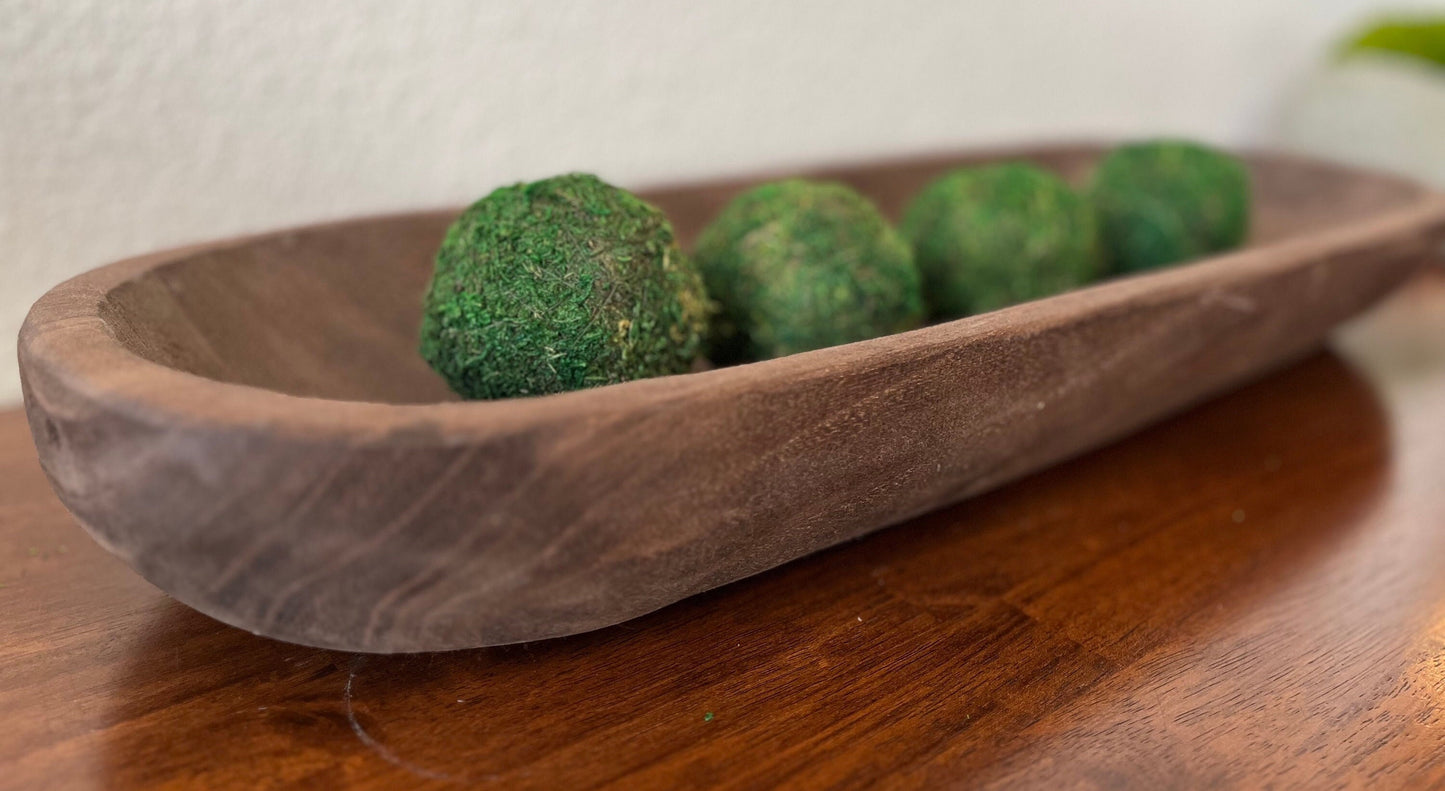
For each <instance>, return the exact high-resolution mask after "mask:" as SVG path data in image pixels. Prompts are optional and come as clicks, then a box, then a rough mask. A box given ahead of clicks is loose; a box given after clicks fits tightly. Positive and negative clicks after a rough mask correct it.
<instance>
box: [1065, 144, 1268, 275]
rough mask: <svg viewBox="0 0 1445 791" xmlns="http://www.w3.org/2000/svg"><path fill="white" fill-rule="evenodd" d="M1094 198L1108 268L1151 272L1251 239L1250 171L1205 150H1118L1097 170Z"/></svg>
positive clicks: (1128, 147) (1148, 147)
mask: <svg viewBox="0 0 1445 791" xmlns="http://www.w3.org/2000/svg"><path fill="white" fill-rule="evenodd" d="M1091 197H1092V198H1093V201H1094V205H1095V207H1096V208H1097V210H1098V212H1099V220H1100V228H1101V230H1102V233H1103V239H1104V243H1105V247H1106V249H1107V251H1108V257H1109V260H1110V264H1111V268H1112V269H1113V271H1116V272H1134V271H1139V270H1143V269H1152V268H1154V267H1158V266H1164V265H1166V264H1172V263H1176V262H1179V261H1187V260H1189V259H1191V258H1198V257H1200V256H1203V255H1208V254H1209V253H1214V252H1218V251H1220V250H1228V249H1230V248H1233V247H1237V246H1238V245H1239V244H1240V243H1242V242H1243V241H1244V238H1245V236H1246V235H1247V234H1248V233H1249V213H1250V188H1249V171H1248V170H1247V169H1246V168H1245V166H1244V163H1243V162H1241V161H1239V160H1238V159H1237V158H1235V157H1233V156H1230V155H1229V154H1226V153H1224V152H1221V151H1216V150H1214V149H1212V148H1209V147H1207V146H1203V145H1199V144H1198V143H1191V142H1186V141H1179V140H1158V141H1150V142H1145V143H1134V144H1130V145H1125V146H1120V147H1119V148H1116V149H1114V150H1113V151H1112V152H1110V153H1109V154H1108V156H1106V157H1104V159H1103V160H1102V161H1101V162H1100V163H1099V165H1098V167H1097V168H1096V169H1095V171H1094V179H1093V184H1092V187H1091Z"/></svg>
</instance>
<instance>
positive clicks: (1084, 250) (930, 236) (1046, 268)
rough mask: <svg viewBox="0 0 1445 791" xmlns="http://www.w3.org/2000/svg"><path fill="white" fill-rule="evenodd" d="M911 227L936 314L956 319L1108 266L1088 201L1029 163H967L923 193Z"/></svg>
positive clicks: (912, 208)
mask: <svg viewBox="0 0 1445 791" xmlns="http://www.w3.org/2000/svg"><path fill="white" fill-rule="evenodd" d="M902 229H903V234H904V236H906V237H908V239H909V241H910V242H911V243H912V244H913V253H914V258H915V260H917V262H918V268H919V270H920V271H921V272H922V274H923V296H924V301H925V302H926V303H927V304H928V308H929V313H930V314H931V315H932V316H933V317H934V318H938V319H952V318H957V317H959V316H966V315H969V314H971V313H983V312H986V311H990V310H994V309H996V308H1001V307H1005V306H1007V305H1012V304H1015V303H1018V302H1026V301H1028V300H1031V299H1037V298H1039V297H1046V296H1049V295H1052V294H1057V293H1059V292H1061V291H1067V290H1069V289H1071V288H1076V287H1078V286H1081V285H1083V284H1085V283H1088V282H1089V281H1090V280H1092V279H1093V278H1094V277H1095V276H1096V275H1097V274H1098V272H1099V269H1100V261H1099V246H1098V232H1097V227H1096V223H1095V218H1094V210H1093V208H1092V207H1091V206H1090V205H1089V203H1088V201H1087V200H1085V199H1084V198H1083V197H1082V196H1080V195H1079V194H1078V193H1076V192H1075V191H1074V190H1073V189H1071V188H1070V187H1069V185H1068V184H1066V183H1064V181H1063V179H1060V178H1059V177H1058V176H1056V175H1054V174H1053V173H1050V172H1049V171H1047V170H1043V169H1041V168H1037V167H1034V166H1032V165H1026V164H1022V163H1005V164H999V165H988V166H983V167H974V168H961V169H958V170H954V171H952V172H950V173H947V174H945V175H943V176H941V177H939V178H938V179H936V180H935V181H933V182H932V183H930V184H929V185H928V186H927V187H925V188H924V189H923V191H922V192H920V193H919V194H918V196H917V197H916V198H914V199H913V202H912V203H911V204H909V206H908V209H907V210H906V211H905V212H904V215H903V223H902Z"/></svg>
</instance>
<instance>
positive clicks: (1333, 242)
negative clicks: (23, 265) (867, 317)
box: [18, 144, 1445, 444]
mask: <svg viewBox="0 0 1445 791" xmlns="http://www.w3.org/2000/svg"><path fill="white" fill-rule="evenodd" d="M1099 148H1100V147H1097V146H1089V145H1078V144H1070V145H1053V146H1049V145H1044V146H1030V147H1027V148H1016V149H1010V150H1009V151H1010V152H1012V153H1016V154H1019V155H1033V156H1040V155H1048V154H1059V153H1065V152H1078V151H1097V150H1098V149H1099ZM996 153H997V152H996ZM1240 153H1241V155H1242V156H1244V157H1245V158H1246V159H1247V160H1250V161H1252V162H1258V161H1269V162H1275V163H1291V164H1295V165H1301V166H1305V167H1309V168H1314V169H1324V170H1327V171H1333V172H1335V173H1336V174H1337V175H1339V176H1341V177H1346V176H1347V177H1351V178H1355V179H1360V178H1365V179H1370V180H1373V181H1375V182H1377V183H1380V184H1386V185H1391V186H1394V187H1396V188H1398V189H1401V190H1402V191H1403V194H1405V195H1406V196H1408V197H1409V198H1410V199H1409V200H1406V201H1402V203H1401V204H1400V205H1399V206H1397V207H1393V208H1389V209H1385V210H1382V211H1381V212H1379V213H1378V214H1375V215H1371V216H1368V217H1365V218H1362V219H1361V220H1359V221H1357V222H1349V223H1345V224H1343V225H1342V226H1340V227H1336V228H1330V229H1326V230H1321V231H1315V232H1309V233H1301V234H1298V235H1295V236H1290V237H1287V238H1284V239H1281V240H1277V241H1272V242H1266V243H1263V244H1257V245H1252V246H1246V247H1242V248H1239V249H1237V250H1233V251H1230V252H1227V253H1224V254H1220V255H1214V256H1207V257H1204V258H1200V259H1196V260H1194V261H1191V262H1188V263H1184V264H1180V265H1177V266H1173V267H1169V268H1165V269H1160V270H1154V271H1149V272H1143V273H1136V274H1130V275H1123V276H1116V277H1113V278H1109V279H1106V280H1103V281H1100V282H1097V283H1094V284H1090V285H1088V286H1085V287H1082V288H1079V289H1074V290H1071V291H1068V292H1065V293H1062V294H1057V295H1054V296H1050V297H1045V298H1043V299H1038V300H1032V301H1029V302H1024V303H1020V304H1018V305H1013V306H1010V307H1007V308H1003V309H1000V310H995V311H991V312H988V313H983V314H978V315H974V316H968V317H964V318H960V319H955V320H952V321H948V322H942V323H939V324H933V325H929V326H925V327H921V328H919V329H915V330H910V331H907V332H902V333H897V334H893V335H888V336H884V337H880V338H873V339H870V340H864V341H858V342H855V343H849V344H844V345H840V346H833V347H828V348H824V349H817V350H813V351H808V352H803V353H799V354H794V355H789V356H787V357H781V358H776V359H772V360H763V361H759V362H753V363H746V364H741V365H735V366H730V367H726V368H719V369H713V370H708V371H700V372H693V373H684V374H676V375H671V376H661V377H655V378H650V379H643V380H637V381H632V382H623V383H619V384H612V385H605V386H601V387H595V388H590V389H585V390H577V391H572V392H566V393H556V394H550V395H541V396H529V397H523V398H511V399H497V400H486V401H481V400H478V401H448V402H435V403H423V404H394V403H384V402H371V401H356V400H342V399H334V398H324V397H312V396H302V395H296V394H291V393H286V392H283V391H279V390H272V389H268V388H265V387H261V386H257V385H248V384H241V383H237V382H228V381H224V380H219V379H212V378H209V377H206V376H202V375H200V374H195V373H192V372H189V371H185V370H182V369H179V368H173V367H171V366H168V365H165V364H163V363H159V362H156V361H153V360H150V359H148V358H146V357H144V356H142V355H141V354H139V353H138V352H136V351H134V350H132V349H131V348H129V347H128V346H127V345H126V344H125V343H124V342H122V341H121V340H120V339H119V338H118V337H117V336H116V334H115V331H114V330H113V329H112V327H111V325H110V324H109V322H108V321H107V320H106V318H105V315H104V310H105V306H106V304H107V300H108V299H109V297H110V294H111V293H112V292H113V291H114V290H115V289H117V288H119V287H121V286H123V285H124V284H126V283H129V282H132V281H135V280H137V279H140V278H143V277H145V276H146V275H148V274H149V273H151V272H153V271H155V270H158V269H161V268H163V267H167V266H171V265H174V264H178V263H181V262H183V261H186V260H188V259H190V258H192V257H195V256H198V255H201V254H206V253H212V252H216V251H220V250H226V249H234V248H238V247H245V246H249V245H253V244H257V243H261V242H265V241H271V240H276V239H279V238H284V237H287V236H291V235H294V234H297V233H300V232H306V233H313V232H332V233H337V232H343V233H344V232H345V230H346V229H347V228H348V227H352V226H356V225H364V224H372V223H379V222H386V221H404V220H406V219H411V218H423V217H430V218H442V217H446V216H452V215H455V214H456V210H431V211H412V212H399V213H388V214H378V215H369V216H363V217H360V218H356V219H347V220H339V221H332V222H323V223H314V224H305V225H299V226H295V227H291V228H287V229H283V230H278V231H269V232H263V233H258V234H251V235H246V236H241V237H236V238H231V239H225V240H221V241H214V242H206V243H201V244H195V245H188V246H183V247H178V248H172V249H169V250H164V251H160V252H156V253H151V254H147V255H142V256H138V257H133V258H127V259H124V260H121V261H118V262H115V263H112V264H108V265H104V266H101V267H98V268H96V269H92V270H90V271H88V272H85V273H82V274H80V275H77V276H75V277H72V278H70V279H68V280H66V281H64V282H62V283H60V284H59V285H57V286H55V287H54V288H52V289H50V290H49V291H48V292H46V293H45V294H44V295H43V296H42V297H41V298H40V299H39V300H37V301H36V302H35V304H34V305H33V306H32V307H31V309H30V311H29V313H28V314H27V316H26V319H25V322H24V324H23V325H22V327H21V330H20V334H19V338H18V345H19V349H18V351H19V361H20V371H21V382H22V392H23V394H24V397H25V400H26V401H27V402H29V401H30V400H31V399H32V397H33V393H32V388H31V387H30V385H29V384H28V383H27V382H28V381H29V380H30V379H32V378H39V377H46V378H47V379H50V380H52V381H54V382H55V383H57V384H59V385H60V386H61V387H62V389H63V390H65V391H67V392H69V393H72V394H74V395H77V396H80V397H82V398H84V399H85V400H87V401H90V402H104V403H105V404H106V405H107V409H109V410H112V411H121V412H124V413H126V414H127V415H128V416H130V417H132V418H138V419H141V420H143V421H144V422H147V423H154V424H160V423H164V424H181V425H184V424H204V425H207V426H210V427H213V428H219V427H224V428H227V429H232V430H238V431H246V430H255V431H271V430H274V429H275V428H276V427H277V426H278V425H284V426H285V427H286V429H287V430H289V431H292V432H296V433H298V434H299V435H302V436H309V437H314V438H318V439H319V438H342V437H344V438H347V439H348V440H351V441H358V440H360V441H364V440H366V439H368V438H371V439H377V440H381V439H385V440H386V441H387V442H388V443H392V444H395V443H396V442H398V441H399V440H400V441H402V442H403V443H404V442H405V441H406V437H407V436H408V435H415V436H416V437H417V440H418V441H421V442H424V443H426V444H436V443H442V444H463V443H467V442H470V441H474V440H475V439H477V438H479V437H485V436H489V435H493V434H495V433H496V432H497V431H499V430H501V429H503V428H505V429H507V430H509V431H510V430H513V429H516V428H518V427H519V426H522V425H536V424H539V423H544V422H547V421H549V420H551V419H554V418H556V417H558V416H561V415H569V416H574V417H575V416H579V415H582V416H585V415H589V414H599V413H602V412H609V411H614V410H616V409H617V408H619V407H620V406H623V405H626V406H629V407H636V406H638V405H639V404H645V403H657V404H661V403H663V402H669V401H673V400H675V399H681V398H686V397H687V396H688V394H689V393H693V392H696V391H697V390H698V389H708V390H717V389H728V390H735V391H738V392H742V391H755V390H757V389H758V388H759V387H766V386H767V384H768V383H769V382H795V381H796V380H798V379H800V378H804V379H805V378H811V377H826V376H827V375H828V374H829V373H830V372H835V371H838V370H858V369H870V368H880V367H885V366H887V365H889V364H891V363H894V362H897V361H898V360H899V358H900V356H901V355H906V354H916V353H918V352H919V351H920V350H924V349H934V350H937V351H946V349H947V348H948V347H949V346H952V345H954V344H957V343H958V342H960V341H961V340H964V339H970V338H977V337H980V336H986V335H988V334H990V333H992V332H995V331H997V330H1000V329H1002V328H1005V327H1008V328H1010V329H1012V330H1014V331H1017V330H1018V329H1019V328H1020V327H1023V328H1025V329H1031V330H1036V331H1041V330H1043V329H1045V328H1047V327H1049V326H1052V325H1056V324H1060V323H1064V322H1068V321H1071V320H1077V319H1078V318H1079V317H1080V316H1081V315H1083V314H1088V313H1094V314H1103V313H1107V312H1108V311H1110V310H1112V309H1122V308H1124V307H1126V306H1128V305H1129V304H1130V303H1137V301H1138V300H1139V299H1141V298H1143V299H1149V300H1151V301H1153V300H1162V299H1167V298H1169V297H1170V296H1171V295H1174V294H1177V293H1180V292H1183V291H1188V290H1190V289H1191V287H1193V286H1195V285H1196V284H1197V283H1198V282H1199V281H1201V280H1205V281H1216V280H1219V279H1220V278H1221V277H1223V278H1224V279H1226V280H1227V279H1229V278H1228V276H1229V275H1231V274H1245V273H1252V274H1259V273H1262V272H1266V271H1268V270H1269V269H1271V268H1277V267H1285V266H1287V265H1288V264H1289V262H1291V261H1294V260H1297V259H1298V258H1299V257H1301V256H1308V255H1318V254H1322V253H1329V254H1343V253H1344V252H1346V251H1348V250H1350V249H1353V248H1357V247H1361V246H1366V245H1369V244H1371V243H1374V242H1378V240H1379V239H1381V238H1382V237H1388V236H1391V235H1393V234H1395V233H1396V232H1398V231H1399V230H1401V229H1403V228H1408V227H1411V226H1415V225H1418V224H1420V223H1421V222H1428V221H1435V222H1439V221H1445V194H1441V193H1436V192H1434V191H1432V190H1430V189H1428V188H1426V187H1424V186H1422V185H1420V184H1417V183H1415V182H1412V181H1410V180H1408V179H1405V178H1401V177H1397V176H1391V175H1386V174H1381V173H1377V172H1374V171H1370V170H1364V169H1359V168H1354V167H1350V166H1345V165H1340V164H1336V163H1333V162H1327V161H1324V160H1320V159H1317V158H1312V157H1307V156H1300V155H1297V154H1289V153H1281V152H1274V151H1267V150H1244V151H1241V152H1240ZM989 155H990V154H989V152H987V151H984V152H980V151H979V150H978V149H973V150H970V151H968V152H967V156H969V157H972V158H977V157H980V156H989ZM946 156H947V155H937V156H934V157H913V158H910V160H900V161H922V160H925V159H944V158H945V157H946ZM737 181H740V182H741V181H744V180H742V179H739V180H737ZM652 191H653V192H655V191H656V190H652ZM644 197H646V195H645V194H644ZM49 391H51V388H47V392H49ZM438 425H444V426H445V428H446V431H445V433H440V434H439V433H437V432H435V431H434V429H435V428H436V427H437V426H438Z"/></svg>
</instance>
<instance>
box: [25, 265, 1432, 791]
mask: <svg viewBox="0 0 1445 791" xmlns="http://www.w3.org/2000/svg"><path fill="white" fill-rule="evenodd" d="M1335 349H1336V351H1335V352H1326V353H1322V354H1320V355H1318V356H1315V357H1313V358H1311V359H1309V360H1307V361H1305V362H1303V363H1301V364H1298V365H1296V366H1294V367H1292V368H1289V369H1287V370H1285V371H1282V372H1279V373H1277V374H1274V375H1272V376H1270V377H1269V378H1267V379H1265V380H1263V381H1260V382H1258V383H1257V384H1254V385H1252V386H1249V387H1247V388H1245V389H1243V390H1240V391H1238V392H1236V393H1234V394H1232V395H1229V396H1226V397H1224V398H1221V399H1218V400H1216V401H1213V402H1211V403H1209V404H1206V405H1204V406H1203V407H1200V408H1198V409H1196V410H1194V411H1192V412H1190V413H1188V414H1186V415H1183V416H1181V417H1179V418H1177V419H1174V420H1172V421H1169V422H1167V423H1165V424H1162V425H1159V426H1157V427H1155V428H1153V429H1150V430H1148V431H1146V432H1144V433H1142V434H1139V435H1137V436H1135V437H1133V438H1131V439H1128V440H1126V441H1124V442H1121V443H1119V444H1116V445H1114V446H1111V447H1108V448H1105V449H1103V450H1100V451H1098V452H1095V453H1092V454H1089V455H1087V456H1085V457H1083V458H1080V459H1077V460H1075V461H1073V462H1070V463H1068V464H1065V465H1063V466H1061V467H1057V468H1055V469H1053V470H1050V471H1048V472H1045V473H1043V474H1040V475H1035V476H1033V477H1031V478H1029V479H1027V480H1024V481H1022V482H1020V483H1017V484H1014V485H1012V486H1009V487H1007V488H1006V489H1003V490H1001V491H999V492H996V493H994V494H991V495H988V496H985V497H981V498H978V499H975V500H972V501H969V502H966V503H964V504H962V505H959V506H957V507H954V508H952V509H949V510H946V511H943V512H940V513H936V514H933V515H930V516H927V517H924V518H922V519H919V520H916V521H914V522H912V523H910V524H908V525H905V526H902V527H900V528H897V529H893V530H889V531H884V532H882V533H879V534H875V535H873V536H871V537H868V538H866V539H863V540H860V541H858V542H855V543H853V544H850V545H847V546H844V547H841V548H838V549H834V550H831V551H828V552H824V553H822V554H820V555H817V556H814V557H811V558H808V559H805V560H803V561H800V562H797V563H793V564H791V565H789V566H786V567H784V568H781V569H779V570H776V571H774V572H770V573H767V574H764V575H762V576H760V577H757V578H754V579H751V580H747V581H744V582H741V583H738V584H734V585H732V586H729V587H726V588H724V589H722V590H719V591H714V592H712V593H709V594H706V595H703V596H699V597H696V598H694V599H691V600H688V601H685V602H683V603H681V604H679V605H675V606H673V607H670V608H668V609H666V610H663V611H662V612H659V613H655V614H653V615H651V616H648V617H645V618H642V619H640V620H637V621H634V622H631V623H628V624H624V625H622V626H618V627H614V628H612V629H608V630H605V631H601V632H596V633H593V634H589V635H583V636H580V637H575V638H567V639H562V640H556V641H550V642H544V643H534V644H530V645H520V646H514V647H509V648H502V649H484V650H476V651H464V652H456V653H449V654H433V655H419V656H391V657H380V656H366V657H362V656H349V655H345V654H339V653H335V652H329V651H322V650H315V649H308V648H300V647H296V646H291V645H285V644H282V643H277V642H273V641H271V640H267V639H263V638H259V637H255V636H253V635H250V634H247V633H245V632H242V631H239V630H236V629H232V628H230V627H227V626H224V625H222V624H220V623H217V622H215V621H212V620H210V619H208V618H206V617H205V616H202V615H199V614H197V613H195V612H193V611H191V610H189V609H187V608H185V607H184V606H182V605H179V604H176V603H174V602H172V601H171V600H170V599H168V598H166V596H164V595H163V594H161V593H160V592H159V591H157V590H155V589H154V588H151V587H150V586H149V585H148V584H147V583H145V582H144V581H142V580H141V579H140V578H139V577H138V576H136V575H135V574H133V573H132V572H131V571H130V570H129V569H127V568H126V567H125V566H124V565H123V564H122V563H121V562H120V561H118V560H116V559H114V558H112V557H111V556H110V555H108V554H106V553H105V552H104V551H103V550H101V549H100V548H99V547H98V546H96V545H95V544H94V543H93V542H92V541H91V540H90V539H89V538H87V537H86V535H85V534H84V533H83V532H82V531H81V529H80V528H79V527H77V526H76V525H75V524H74V523H73V522H72V521H71V519H70V518H69V517H68V515H67V514H66V512H65V511H64V510H63V509H62V508H61V506H60V505H59V503H58V502H57V501H56V500H55V498H54V497H53V496H52V495H51V494H50V491H49V489H48V487H47V485H46V482H45V479H44V477H43V476H42V474H41V472H40V469H39V467H38V465H37V463H36V461H35V457H34V450H33V447H32V445H31V442H30V437H29V435H28V433H27V429H26V426H25V422H24V419H23V417H22V415H21V414H20V413H19V412H8V413H4V414H3V415H0V558H3V564H0V712H3V717H4V719H3V727H0V788H25V789H30V788H47V787H57V788H90V787H95V788H118V789H126V788H138V787H147V788H149V787H205V788H260V787H268V786H297V785H314V786H323V787H331V786H337V785H351V786H356V787H363V788H382V787H385V788H391V787H397V788H418V787H433V786H434V787H443V788H444V787H452V786H455V785H458V784H462V785H473V786H489V785H490V786H495V787H498V788H591V787H616V788H628V789H634V788H644V789H645V788H657V789H673V788H689V787H713V786H718V787H729V788H759V787H770V786H774V785H786V786H788V787H790V788H824V787H857V786H863V785H866V784H869V783H874V782H877V781H885V782H883V783H882V785H885V786H888V787H899V788H916V787H929V788H935V787H974V786H983V787H1010V788H1012V787H1018V788H1034V787H1058V786H1064V787H1137V788H1150V789H1154V788H1168V787H1191V788H1192V787H1202V786H1235V787H1261V786H1276V787H1282V788H1290V787H1312V788H1320V787H1334V786H1337V785H1339V786H1356V787H1372V788H1385V787H1399V788H1406V787H1408V788H1422V787H1427V786H1445V716H1442V706H1445V276H1442V275H1441V274H1440V273H1438V272H1437V273H1434V274H1431V275H1427V276H1425V277H1423V278H1421V280H1419V281H1417V282H1416V283H1414V284H1412V286H1411V287H1410V288H1409V289H1408V290H1406V291H1405V292H1404V293H1402V294H1400V295H1398V296H1397V297H1396V298H1395V299H1393V300H1392V301H1391V302H1390V303H1389V304H1388V305H1387V306H1386V307H1385V308H1383V309H1381V310H1378V311H1376V312H1375V313H1373V314H1371V315H1370V316H1369V317H1367V318H1366V319H1364V320H1362V321H1359V322H1357V323H1356V324H1354V325H1352V326H1351V327H1349V328H1348V329H1347V330H1346V331H1345V332H1344V333H1343V334H1342V335H1341V337H1340V338H1339V339H1338V340H1337V342H1336V344H1335Z"/></svg>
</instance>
